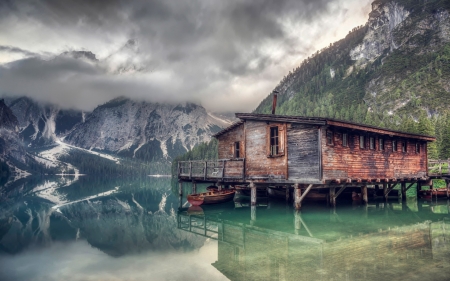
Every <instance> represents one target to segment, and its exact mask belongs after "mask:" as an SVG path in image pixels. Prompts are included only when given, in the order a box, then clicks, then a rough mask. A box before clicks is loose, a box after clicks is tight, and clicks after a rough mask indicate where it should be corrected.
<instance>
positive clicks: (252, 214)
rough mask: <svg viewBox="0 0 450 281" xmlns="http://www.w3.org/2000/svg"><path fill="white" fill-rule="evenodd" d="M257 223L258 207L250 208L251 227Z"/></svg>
mask: <svg viewBox="0 0 450 281" xmlns="http://www.w3.org/2000/svg"><path fill="white" fill-rule="evenodd" d="M255 222H256V205H253V204H252V206H251V207H250V225H254V224H255Z"/></svg>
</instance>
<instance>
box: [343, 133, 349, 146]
mask: <svg viewBox="0 0 450 281" xmlns="http://www.w3.org/2000/svg"><path fill="white" fill-rule="evenodd" d="M342 146H345V147H347V146H348V135H347V134H345V133H344V134H342Z"/></svg>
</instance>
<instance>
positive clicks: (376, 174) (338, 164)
mask: <svg viewBox="0 0 450 281" xmlns="http://www.w3.org/2000/svg"><path fill="white" fill-rule="evenodd" d="M329 129H330V130H331V131H332V132H333V142H334V144H333V145H327V139H326V130H327V128H325V127H323V128H322V129H321V130H322V133H321V145H322V170H323V179H324V180H335V179H348V178H350V179H362V180H366V179H373V180H375V179H386V178H388V179H393V178H396V179H401V178H415V177H423V176H426V174H427V152H426V143H425V142H424V141H419V143H420V153H416V151H415V143H416V142H418V141H417V140H414V139H401V138H391V137H389V136H386V135H377V134H368V133H366V132H362V131H350V130H349V131H343V130H339V129H338V128H333V127H331V128H329ZM343 133H347V134H348V146H347V147H344V146H343V145H342V134H343ZM360 135H363V136H365V145H366V148H365V149H361V148H360V146H359V136H360ZM370 136H372V137H374V138H375V149H373V150H372V149H369V137H370ZM380 138H383V139H384V143H385V149H384V150H383V151H380V150H379V139H380ZM393 139H395V140H397V142H398V144H397V151H396V152H394V151H392V140H393ZM404 140H407V152H402V146H401V142H402V141H404Z"/></svg>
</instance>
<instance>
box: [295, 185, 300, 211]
mask: <svg viewBox="0 0 450 281" xmlns="http://www.w3.org/2000/svg"><path fill="white" fill-rule="evenodd" d="M301 197H302V190H301V189H300V188H299V185H298V183H296V184H294V208H295V209H296V210H300V209H301V208H302V201H301V200H300V198H301Z"/></svg>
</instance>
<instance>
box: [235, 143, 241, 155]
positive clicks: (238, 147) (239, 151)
mask: <svg viewBox="0 0 450 281" xmlns="http://www.w3.org/2000/svg"><path fill="white" fill-rule="evenodd" d="M240 156H241V149H240V145H239V142H238V141H237V142H235V143H234V158H240Z"/></svg>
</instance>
